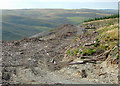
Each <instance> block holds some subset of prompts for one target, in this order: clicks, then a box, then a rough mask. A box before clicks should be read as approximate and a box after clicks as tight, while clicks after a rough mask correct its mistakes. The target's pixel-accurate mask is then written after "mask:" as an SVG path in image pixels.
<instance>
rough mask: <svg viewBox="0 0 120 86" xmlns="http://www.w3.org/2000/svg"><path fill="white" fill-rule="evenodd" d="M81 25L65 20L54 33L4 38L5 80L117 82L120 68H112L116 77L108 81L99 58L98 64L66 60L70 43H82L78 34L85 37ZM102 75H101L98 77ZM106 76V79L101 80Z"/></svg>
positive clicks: (16, 82) (77, 82)
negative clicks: (5, 40)
mask: <svg viewBox="0 0 120 86" xmlns="http://www.w3.org/2000/svg"><path fill="white" fill-rule="evenodd" d="M82 29H83V26H77V27H76V26H74V25H70V24H65V25H61V26H60V27H59V28H58V29H55V32H54V33H47V35H44V34H43V35H42V37H41V35H40V36H39V35H37V36H33V37H31V38H25V39H23V40H19V41H13V42H3V44H2V50H3V51H2V57H3V58H2V66H3V70H2V80H3V84H8V83H10V84H57V83H60V84H95V83H97V84H98V83H110V82H111V83H117V81H115V80H116V79H115V78H116V77H117V75H116V73H117V68H116V71H110V73H112V72H113V74H112V75H111V76H112V78H113V75H114V73H115V77H114V78H113V79H109V80H113V81H109V80H108V77H110V76H109V74H108V75H107V73H106V70H105V67H106V66H104V67H102V66H101V65H99V62H98V65H96V64H94V63H88V64H79V65H68V64H69V62H70V61H69V60H66V61H65V60H64V58H65V55H66V50H67V49H68V48H69V47H70V46H73V47H75V46H77V45H78V44H79V43H78V44H76V45H74V44H73V39H74V38H75V37H76V35H77V36H78V35H79V37H81V38H83V37H84V36H82V34H83V32H82ZM96 35H97V34H96ZM94 36H95V35H94ZM94 36H93V37H94ZM85 38H86V39H84V40H88V39H87V37H85ZM100 63H101V62H100ZM103 65H105V63H103ZM115 67H116V66H115ZM115 67H113V69H114V68H115ZM96 69H99V70H96ZM106 69H107V67H106ZM113 69H112V68H111V70H113ZM96 73H98V74H96ZM91 74H92V75H91ZM96 75H98V76H96ZM99 77H102V78H100V79H98V78H99ZM105 77H107V78H105ZM103 78H105V79H106V82H104V81H103V80H102V79H103ZM114 79H115V80H114Z"/></svg>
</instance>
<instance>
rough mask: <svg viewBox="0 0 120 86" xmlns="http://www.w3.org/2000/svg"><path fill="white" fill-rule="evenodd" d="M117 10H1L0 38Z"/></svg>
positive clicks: (22, 36)
mask: <svg viewBox="0 0 120 86" xmlns="http://www.w3.org/2000/svg"><path fill="white" fill-rule="evenodd" d="M117 12H118V11H117V10H93V9H76V10H64V9H22V10H20V9H19V10H3V12H2V13H3V14H2V30H3V31H2V39H3V40H7V41H11V40H19V39H22V38H24V37H30V36H32V35H35V34H37V33H40V32H43V31H47V30H50V29H53V28H55V27H57V26H59V25H61V24H65V23H69V24H74V25H77V24H81V23H83V21H85V20H88V19H90V18H95V17H103V16H109V15H111V14H117Z"/></svg>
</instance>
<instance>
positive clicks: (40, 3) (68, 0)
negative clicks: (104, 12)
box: [0, 0, 118, 9]
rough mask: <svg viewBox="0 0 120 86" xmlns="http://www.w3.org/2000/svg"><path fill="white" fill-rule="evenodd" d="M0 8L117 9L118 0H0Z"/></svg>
mask: <svg viewBox="0 0 120 86" xmlns="http://www.w3.org/2000/svg"><path fill="white" fill-rule="evenodd" d="M0 1H1V2H0V9H31V8H34V9H35V8H38V9H44V8H52V9H56V8H57V9H59V8H62V9H80V8H90V9H117V8H118V0H0Z"/></svg>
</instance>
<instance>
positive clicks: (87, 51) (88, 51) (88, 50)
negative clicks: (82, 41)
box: [82, 48, 96, 55]
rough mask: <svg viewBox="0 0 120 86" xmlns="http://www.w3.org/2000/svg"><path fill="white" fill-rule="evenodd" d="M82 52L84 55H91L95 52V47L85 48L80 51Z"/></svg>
mask: <svg viewBox="0 0 120 86" xmlns="http://www.w3.org/2000/svg"><path fill="white" fill-rule="evenodd" d="M82 52H83V54H85V55H91V54H93V53H95V52H96V49H91V48H86V49H85V50H83V51H82Z"/></svg>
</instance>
